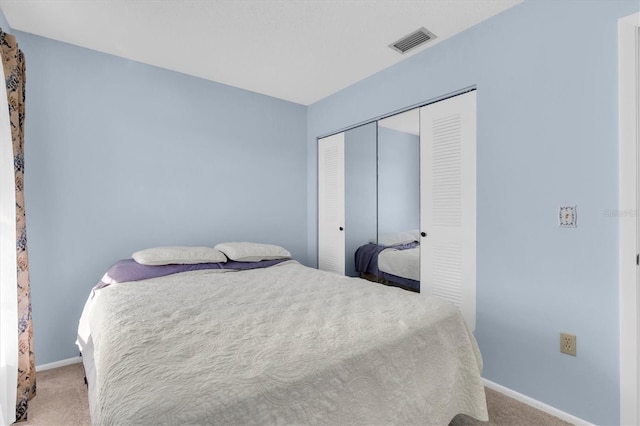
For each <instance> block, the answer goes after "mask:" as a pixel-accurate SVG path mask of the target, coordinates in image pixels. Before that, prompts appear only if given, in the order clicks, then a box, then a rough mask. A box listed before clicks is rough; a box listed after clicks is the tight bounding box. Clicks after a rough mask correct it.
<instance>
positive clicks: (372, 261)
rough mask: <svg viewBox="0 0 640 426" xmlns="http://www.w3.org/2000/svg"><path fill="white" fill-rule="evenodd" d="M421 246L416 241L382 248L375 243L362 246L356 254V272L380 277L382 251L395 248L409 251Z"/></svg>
mask: <svg viewBox="0 0 640 426" xmlns="http://www.w3.org/2000/svg"><path fill="white" fill-rule="evenodd" d="M419 245H420V243H418V242H417V241H414V242H412V243H408V244H401V245H397V246H380V245H377V244H373V243H369V244H365V245H363V246H360V247H358V249H357V250H356V253H355V263H356V271H357V272H366V273H369V274H374V275H378V274H379V271H378V255H379V254H380V252H381V251H382V250H386V249H388V248H394V249H396V250H407V249H412V248H415V247H418V246H419Z"/></svg>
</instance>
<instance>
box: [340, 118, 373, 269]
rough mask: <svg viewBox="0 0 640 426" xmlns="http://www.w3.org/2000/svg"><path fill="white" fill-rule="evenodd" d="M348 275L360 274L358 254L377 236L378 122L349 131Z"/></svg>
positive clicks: (346, 136) (346, 257) (346, 226)
mask: <svg viewBox="0 0 640 426" xmlns="http://www.w3.org/2000/svg"><path fill="white" fill-rule="evenodd" d="M344 150H345V236H344V237H345V275H348V276H351V277H357V276H358V273H357V272H356V267H355V259H354V255H355V252H356V250H357V249H358V247H360V246H361V245H363V244H366V243H368V242H369V240H370V239H371V238H375V236H376V225H377V223H376V203H377V198H376V124H375V123H369V124H365V125H363V126H360V127H356V128H354V129H351V130H348V131H346V132H345V141H344Z"/></svg>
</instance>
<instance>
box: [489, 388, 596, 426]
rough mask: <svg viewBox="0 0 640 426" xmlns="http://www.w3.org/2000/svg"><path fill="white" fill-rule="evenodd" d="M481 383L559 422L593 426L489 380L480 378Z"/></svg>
mask: <svg viewBox="0 0 640 426" xmlns="http://www.w3.org/2000/svg"><path fill="white" fill-rule="evenodd" d="M482 381H483V382H484V385H485V386H486V387H488V388H489V389H492V390H494V391H496V392H500V393H501V394H503V395H506V396H508V397H509V398H513V399H515V400H516V401H520V402H522V403H525V404H527V405H529V406H531V407H533V408H537V409H538V410H540V411H544V412H545V413H547V414H551V415H552V416H555V417H557V418H559V419H561V420H564V421H565V422H569V423H572V424H574V425H576V426H594V425H593V424H592V423H589V422H588V421H586V420H582V419H581V418H578V417H576V416H573V415H571V414H569V413H565V412H564V411H560V410H558V409H557V408H555V407H552V406H550V405H547V404H545V403H544V402H540V401H538V400H535V399H533V398H530V397H528V396H526V395H523V394H521V393H519V392H516V391H514V390H512V389H509V388H506V387H504V386H502V385H499V384H497V383H494V382H492V381H491V380H487V379H485V378H484V377H483V378H482Z"/></svg>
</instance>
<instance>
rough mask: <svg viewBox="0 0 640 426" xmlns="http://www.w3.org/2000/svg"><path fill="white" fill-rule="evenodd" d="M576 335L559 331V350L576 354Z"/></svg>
mask: <svg viewBox="0 0 640 426" xmlns="http://www.w3.org/2000/svg"><path fill="white" fill-rule="evenodd" d="M576 349H577V348H576V336H575V335H574V334H568V333H560V352H562V353H563V354H567V355H573V356H576Z"/></svg>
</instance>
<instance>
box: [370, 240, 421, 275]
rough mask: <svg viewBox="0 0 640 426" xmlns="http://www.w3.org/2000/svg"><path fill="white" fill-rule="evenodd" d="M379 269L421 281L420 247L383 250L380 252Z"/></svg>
mask: <svg viewBox="0 0 640 426" xmlns="http://www.w3.org/2000/svg"><path fill="white" fill-rule="evenodd" d="M378 269H380V270H381V271H382V272H386V273H387V274H391V275H395V276H396V277H403V278H409V279H410V280H415V281H420V247H414V248H411V249H406V250H398V249H394V248H388V249H385V250H382V251H381V252H380V254H378Z"/></svg>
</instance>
